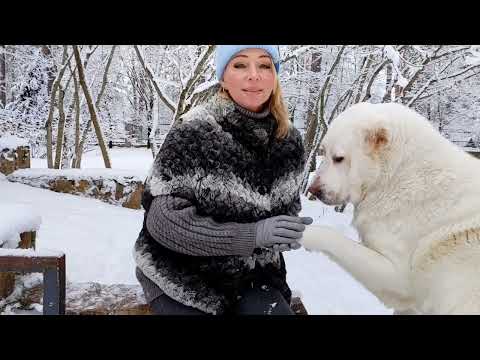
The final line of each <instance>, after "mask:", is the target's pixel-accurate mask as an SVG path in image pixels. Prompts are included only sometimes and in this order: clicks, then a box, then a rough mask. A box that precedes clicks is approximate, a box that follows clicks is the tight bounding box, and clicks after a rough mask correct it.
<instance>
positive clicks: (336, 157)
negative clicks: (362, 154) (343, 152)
mask: <svg viewBox="0 0 480 360" xmlns="http://www.w3.org/2000/svg"><path fill="white" fill-rule="evenodd" d="M343 159H344V157H343V156H334V157H333V162H334V163H336V164H339V163H341V162H342V161H343Z"/></svg>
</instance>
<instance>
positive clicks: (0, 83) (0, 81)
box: [0, 45, 7, 107]
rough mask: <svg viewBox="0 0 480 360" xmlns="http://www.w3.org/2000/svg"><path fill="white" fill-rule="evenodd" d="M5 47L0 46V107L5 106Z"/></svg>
mask: <svg viewBox="0 0 480 360" xmlns="http://www.w3.org/2000/svg"><path fill="white" fill-rule="evenodd" d="M6 51H7V47H6V46H5V45H0V107H5V105H7V60H6V59H7V54H6Z"/></svg>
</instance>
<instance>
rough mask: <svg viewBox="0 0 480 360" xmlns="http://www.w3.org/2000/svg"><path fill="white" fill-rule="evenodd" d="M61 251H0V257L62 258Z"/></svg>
mask: <svg viewBox="0 0 480 360" xmlns="http://www.w3.org/2000/svg"><path fill="white" fill-rule="evenodd" d="M62 255H63V253H62V252H61V251H55V250H48V249H42V250H33V249H0V256H14V257H34V256H42V257H59V256H62Z"/></svg>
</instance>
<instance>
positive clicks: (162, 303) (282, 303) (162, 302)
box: [150, 287, 294, 315]
mask: <svg viewBox="0 0 480 360" xmlns="http://www.w3.org/2000/svg"><path fill="white" fill-rule="evenodd" d="M150 307H151V308H152V311H153V313H154V314H155V315H207V314H206V313H204V312H202V311H200V310H197V309H194V308H192V307H190V306H186V305H183V304H181V303H179V302H177V301H175V300H173V299H171V298H170V297H168V296H167V295H165V294H163V295H160V296H159V297H157V298H156V299H154V300H153V301H152V302H151V303H150ZM232 315H294V312H293V311H292V309H291V308H290V305H289V304H288V303H287V301H286V300H285V299H284V297H283V296H282V294H281V293H280V291H278V290H277V289H275V288H272V287H265V288H264V289H261V288H257V287H254V288H253V289H248V290H247V291H246V292H245V293H244V294H243V296H242V298H241V299H240V300H239V301H238V303H237V304H235V306H234V307H233V309H232Z"/></svg>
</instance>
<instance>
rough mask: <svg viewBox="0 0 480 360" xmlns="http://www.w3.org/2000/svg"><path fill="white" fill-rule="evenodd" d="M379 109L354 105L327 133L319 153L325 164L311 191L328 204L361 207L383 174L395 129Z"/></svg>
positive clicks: (322, 164) (365, 104)
mask: <svg viewBox="0 0 480 360" xmlns="http://www.w3.org/2000/svg"><path fill="white" fill-rule="evenodd" d="M378 106H379V105H374V104H368V103H360V104H356V105H353V106H351V107H350V108H348V109H347V110H345V111H344V112H343V113H341V114H340V115H339V116H338V117H337V118H336V119H335V120H334V121H333V122H332V124H331V126H330V128H329V129H328V131H327V134H326V135H325V137H324V139H323V141H322V143H321V144H320V149H319V151H320V155H321V157H322V161H321V163H320V165H319V167H318V169H317V172H316V174H315V176H314V179H313V181H312V183H311V185H310V187H309V191H310V193H312V194H313V195H315V196H316V197H317V198H319V199H320V200H321V201H322V202H324V203H325V204H328V205H337V204H344V203H347V202H351V203H353V204H354V205H356V204H358V202H360V201H361V200H362V199H363V197H364V196H365V194H366V191H367V190H368V189H371V188H372V187H373V186H374V185H375V183H376V181H377V179H378V177H379V175H380V174H381V170H382V167H383V166H384V164H385V161H386V158H387V155H388V153H389V150H390V144H391V141H392V127H391V126H390V125H391V124H390V122H389V121H386V119H385V117H386V116H385V112H382V111H379V110H381V108H378Z"/></svg>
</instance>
